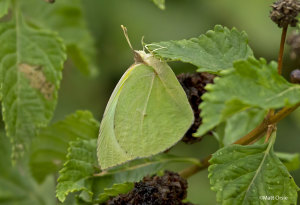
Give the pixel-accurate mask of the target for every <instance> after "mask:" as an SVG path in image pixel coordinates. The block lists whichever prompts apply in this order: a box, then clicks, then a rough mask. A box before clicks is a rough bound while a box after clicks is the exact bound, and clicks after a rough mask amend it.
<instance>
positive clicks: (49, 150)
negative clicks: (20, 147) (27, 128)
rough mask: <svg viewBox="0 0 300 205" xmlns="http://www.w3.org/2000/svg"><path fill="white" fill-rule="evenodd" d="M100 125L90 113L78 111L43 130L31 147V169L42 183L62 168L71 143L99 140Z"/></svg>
mask: <svg viewBox="0 0 300 205" xmlns="http://www.w3.org/2000/svg"><path fill="white" fill-rule="evenodd" d="M98 131H99V123H98V122H97V121H96V120H95V119H94V117H93V115H92V113H90V112H89V111H77V112H76V113H74V114H72V115H69V116H67V117H66V118H65V119H64V120H61V121H58V122H56V123H54V124H53V125H51V126H48V127H46V128H43V129H41V130H40V132H39V133H38V135H37V138H36V139H35V140H34V141H33V143H32V146H31V156H30V168H31V172H32V175H33V177H34V178H35V179H36V180H37V181H38V182H42V181H43V180H44V179H45V177H46V176H47V175H48V174H53V173H55V172H57V171H59V170H60V169H61V168H62V165H63V163H64V162H65V160H66V155H67V149H68V147H69V143H70V142H71V141H75V140H77V139H93V138H97V136H98Z"/></svg>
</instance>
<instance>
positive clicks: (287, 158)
mask: <svg viewBox="0 0 300 205" xmlns="http://www.w3.org/2000/svg"><path fill="white" fill-rule="evenodd" d="M276 155H277V157H278V158H279V159H280V161H281V162H282V163H283V164H284V165H285V166H286V168H287V169H288V170H289V171H294V170H297V169H299V167H300V154H299V153H295V154H290V153H283V152H276Z"/></svg>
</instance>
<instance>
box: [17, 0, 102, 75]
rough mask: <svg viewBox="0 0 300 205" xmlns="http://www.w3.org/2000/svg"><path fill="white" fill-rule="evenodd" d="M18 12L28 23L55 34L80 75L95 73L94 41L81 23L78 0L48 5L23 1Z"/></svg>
mask: <svg viewBox="0 0 300 205" xmlns="http://www.w3.org/2000/svg"><path fill="white" fill-rule="evenodd" d="M32 5H34V9H33V8H32ZM22 9H23V11H24V13H25V15H26V17H27V20H29V22H31V23H32V24H34V25H38V26H39V27H42V28H46V29H50V30H53V31H56V32H58V34H59V35H60V36H61V37H62V38H63V39H64V42H65V44H66V46H67V52H68V55H69V57H71V59H72V61H73V62H74V64H75V66H76V67H77V68H78V69H79V70H80V71H81V72H82V73H84V74H86V75H94V74H96V73H97V68H96V65H95V61H96V59H95V58H96V57H95V56H96V50H95V45H94V39H93V37H92V35H91V33H90V32H89V30H88V28H87V25H86V23H85V20H84V15H83V6H82V4H81V0H59V1H56V2H55V4H51V5H49V4H48V3H46V2H44V1H42V0H40V1H37V0H26V1H22Z"/></svg>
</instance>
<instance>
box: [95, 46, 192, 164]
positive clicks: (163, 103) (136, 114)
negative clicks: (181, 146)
mask: <svg viewBox="0 0 300 205" xmlns="http://www.w3.org/2000/svg"><path fill="white" fill-rule="evenodd" d="M137 55H140V56H139V58H140V60H142V61H144V63H138V64H134V65H133V66H131V67H130V68H129V69H128V70H127V71H126V73H125V74H124V75H123V77H122V78H121V80H120V81H119V83H118V85H117V86H116V88H115V90H114V92H113V94H112V95H111V98H110V100H109V102H108V105H107V107H106V110H105V113H104V116H103V119H102V122H101V126H100V135H99V138H98V153H97V155H98V160H99V164H100V166H101V168H102V169H107V168H109V167H112V166H116V165H118V164H121V163H124V162H126V161H129V160H133V159H136V158H143V157H149V156H151V155H155V154H158V153H160V152H163V151H165V150H166V149H168V148H170V147H171V146H173V145H174V144H175V143H177V142H178V141H179V140H180V139H181V138H182V137H183V135H184V134H185V133H186V131H187V130H188V129H189V127H190V126H191V124H192V123H193V120H194V116H193V111H192V109H191V107H190V104H189V102H188V99H187V97H186V94H185V92H184V90H183V88H182V87H181V85H180V84H179V82H178V80H177V78H176V76H175V74H174V73H173V71H172V70H171V68H170V67H169V66H168V65H167V64H166V63H165V62H162V61H160V60H158V59H156V58H154V57H153V56H152V55H151V54H146V53H144V52H143V51H137Z"/></svg>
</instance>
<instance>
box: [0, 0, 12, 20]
mask: <svg viewBox="0 0 300 205" xmlns="http://www.w3.org/2000/svg"><path fill="white" fill-rule="evenodd" d="M9 5H10V0H0V18H1V17H3V16H5V15H6V14H7V13H8V9H9Z"/></svg>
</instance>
